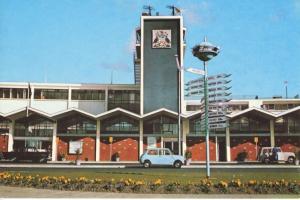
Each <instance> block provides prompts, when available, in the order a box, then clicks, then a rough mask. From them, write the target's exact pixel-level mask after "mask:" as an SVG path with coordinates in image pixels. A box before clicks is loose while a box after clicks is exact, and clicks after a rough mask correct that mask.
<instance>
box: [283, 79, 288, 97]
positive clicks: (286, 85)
mask: <svg viewBox="0 0 300 200" xmlns="http://www.w3.org/2000/svg"><path fill="white" fill-rule="evenodd" d="M284 85H285V98H286V99H287V98H288V88H287V87H288V81H284Z"/></svg>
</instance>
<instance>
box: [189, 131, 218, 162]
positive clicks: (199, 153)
mask: <svg viewBox="0 0 300 200" xmlns="http://www.w3.org/2000/svg"><path fill="white" fill-rule="evenodd" d="M186 143H187V150H189V151H191V152H192V161H205V160H206V145H205V137H187V139H186ZM209 148H210V154H209V158H210V160H214V161H215V160H216V143H215V139H214V138H210V139H209Z"/></svg>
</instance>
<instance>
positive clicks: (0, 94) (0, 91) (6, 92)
mask: <svg viewBox="0 0 300 200" xmlns="http://www.w3.org/2000/svg"><path fill="white" fill-rule="evenodd" d="M0 98H5V99H8V98H10V89H9V88H0Z"/></svg>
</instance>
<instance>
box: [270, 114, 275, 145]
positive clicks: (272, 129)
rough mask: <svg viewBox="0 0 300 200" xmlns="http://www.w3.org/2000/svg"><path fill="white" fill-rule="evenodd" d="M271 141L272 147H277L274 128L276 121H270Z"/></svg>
mask: <svg viewBox="0 0 300 200" xmlns="http://www.w3.org/2000/svg"><path fill="white" fill-rule="evenodd" d="M270 133H271V135H270V141H271V147H275V128H274V119H271V120H270Z"/></svg>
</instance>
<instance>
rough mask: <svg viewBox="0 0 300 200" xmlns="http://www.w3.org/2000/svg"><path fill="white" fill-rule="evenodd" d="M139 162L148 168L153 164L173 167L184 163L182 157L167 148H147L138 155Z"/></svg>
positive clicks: (179, 166) (178, 166)
mask: <svg viewBox="0 0 300 200" xmlns="http://www.w3.org/2000/svg"><path fill="white" fill-rule="evenodd" d="M140 163H141V164H142V165H143V166H144V167H145V168H149V167H151V166H154V165H158V166H159V165H160V166H163V165H167V166H173V167H175V168H181V166H182V164H183V163H184V157H183V156H179V155H174V154H173V153H172V152H171V151H170V149H168V148H151V149H147V150H146V151H145V153H144V154H143V155H141V157H140Z"/></svg>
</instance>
